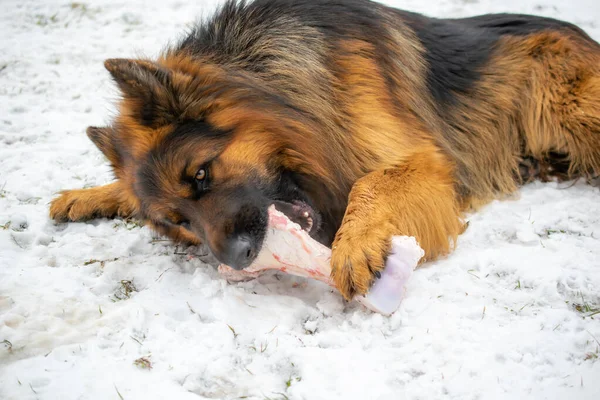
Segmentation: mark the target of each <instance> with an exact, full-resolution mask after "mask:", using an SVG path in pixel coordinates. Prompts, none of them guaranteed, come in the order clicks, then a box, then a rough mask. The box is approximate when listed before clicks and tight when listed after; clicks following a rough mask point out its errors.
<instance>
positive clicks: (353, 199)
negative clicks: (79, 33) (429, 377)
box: [50, 0, 600, 299]
mask: <svg viewBox="0 0 600 400" xmlns="http://www.w3.org/2000/svg"><path fill="white" fill-rule="evenodd" d="M105 67H106V69H107V70H108V72H109V73H110V74H111V75H112V78H113V79H114V81H115V82H116V84H117V85H118V87H119V88H120V91H121V92H122V100H121V102H120V104H119V114H118V116H117V117H116V118H115V119H114V121H113V122H112V123H111V125H110V126H108V127H101V128H99V127H89V128H88V129H87V135H88V136H89V138H90V139H91V140H92V142H93V143H94V144H95V145H96V146H97V147H98V149H100V151H101V152H102V153H104V155H105V156H106V158H107V159H108V161H109V162H110V164H111V165H112V168H113V170H114V174H115V176H116V181H114V182H113V183H110V184H108V185H105V186H99V187H94V188H90V189H81V190H69V191H65V192H62V193H61V195H60V196H59V197H58V198H56V199H54V200H53V201H52V203H51V206H50V216H51V218H53V219H55V220H57V221H82V220H87V219H90V218H96V217H108V218H111V217H117V216H120V217H135V218H139V219H141V220H143V221H145V222H146V223H147V224H148V225H149V226H150V227H152V228H153V229H155V230H156V231H158V232H160V233H161V234H163V235H166V236H168V237H169V238H171V239H173V240H174V241H175V242H179V243H187V244H194V245H203V246H205V247H206V248H208V249H209V250H210V253H211V254H212V255H213V256H214V259H216V260H217V262H220V263H225V264H228V265H230V266H232V267H234V268H236V269H243V268H245V267H246V266H248V265H249V264H251V263H252V261H253V260H254V259H255V257H256V255H257V253H258V252H259V251H260V249H261V245H262V242H263V240H264V237H265V232H266V229H267V208H268V207H269V206H270V205H271V204H275V206H276V208H278V209H279V210H281V211H282V212H284V213H285V214H286V215H288V217H290V219H291V220H293V221H295V222H297V223H298V224H300V226H301V227H302V228H303V229H304V230H306V231H307V232H308V233H309V234H310V235H311V236H312V237H313V238H315V239H316V240H318V241H319V242H321V243H323V244H325V245H327V246H331V248H332V256H331V266H332V279H333V280H334V282H335V284H336V286H337V287H338V289H339V290H340V292H341V293H342V295H343V296H344V297H345V298H346V299H350V298H351V297H352V296H353V295H355V294H363V293H365V292H366V291H367V290H368V289H369V287H370V285H371V283H372V282H373V279H374V277H375V276H377V275H378V273H379V271H380V270H381V269H382V268H383V266H384V264H385V260H386V257H387V255H388V252H389V249H390V239H391V237H392V235H409V236H414V237H415V238H416V239H417V240H418V242H419V243H420V245H421V247H422V248H423V249H424V251H425V260H433V259H435V258H437V257H440V256H442V255H445V254H447V253H449V252H450V251H451V250H452V248H453V247H454V245H455V243H456V240H457V236H458V235H459V234H460V233H461V232H462V230H463V229H464V224H463V220H462V215H463V213H464V212H465V211H467V210H473V209H476V208H477V207H479V206H481V205H482V204H485V203H486V202H489V201H490V200H492V199H495V198H502V197H503V196H505V195H507V194H510V193H513V192H514V191H516V190H517V189H518V187H519V186H520V185H522V184H523V183H524V182H527V181H529V180H531V179H538V178H543V179H553V178H555V177H556V178H560V179H575V178H594V177H596V176H598V174H600V45H599V44H598V43H596V42H595V41H594V40H592V39H591V38H590V37H589V36H588V35H587V34H586V33H584V32H583V31H582V30H581V29H580V28H578V27H576V26H574V25H572V24H569V23H566V22H561V21H558V20H554V19H548V18H541V17H536V16H528V15H513V14H497V15H482V16H476V17H471V18H463V19H434V18H428V17H425V16H423V15H420V14H415V13H411V12H407V11H402V10H398V9H394V8H390V7H387V6H384V5H381V4H378V3H374V2H371V1H368V0H345V1H342V0H333V1H324V0H300V1H297V0H256V1H254V2H252V3H246V2H245V1H227V2H225V3H224V5H223V6H222V7H221V8H220V9H219V10H218V11H217V12H216V13H215V15H214V16H213V17H212V18H211V19H209V20H207V21H205V22H203V23H199V24H198V25H196V26H195V28H193V30H191V32H189V33H188V34H187V36H186V37H185V38H184V39H183V40H181V41H180V42H179V43H178V44H176V45H174V46H172V47H170V48H169V49H167V50H166V51H164V53H163V54H162V56H160V57H158V59H155V60H149V59H109V60H106V62H105Z"/></svg>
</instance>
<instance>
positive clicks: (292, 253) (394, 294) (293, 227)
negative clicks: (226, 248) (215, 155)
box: [219, 206, 424, 315]
mask: <svg viewBox="0 0 600 400" xmlns="http://www.w3.org/2000/svg"><path fill="white" fill-rule="evenodd" d="M423 254H424V252H423V250H422V249H421V247H419V245H418V244H417V242H416V240H415V239H414V238H413V237H408V236H394V237H393V238H392V250H391V252H390V255H389V256H388V259H387V261H386V265H385V268H384V270H383V271H382V273H381V278H379V279H376V280H375V282H374V284H373V286H372V287H371V289H370V290H369V293H367V294H366V295H365V296H357V297H356V298H355V299H356V300H357V301H358V302H359V303H361V304H362V305H364V306H365V307H367V308H369V309H370V310H372V311H376V312H379V313H382V314H385V315H389V314H392V313H393V312H394V311H396V310H397V309H398V307H399V306H400V302H401V301H402V298H403V296H404V291H405V288H404V286H405V284H406V282H407V281H408V279H409V278H410V276H411V275H412V272H413V270H414V269H415V267H416V266H417V263H418V262H419V260H420V259H421V257H423ZM330 259H331V249H329V248H328V247H326V246H323V245H322V244H320V243H319V242H317V241H316V240H314V239H313V238H311V237H310V236H309V235H308V233H307V232H306V231H304V230H302V229H301V228H300V225H298V224H296V223H295V222H292V221H290V219H289V218H288V217H286V216H285V215H284V214H283V213H281V212H279V211H277V210H276V209H275V207H274V206H271V207H270V208H269V228H268V232H267V236H266V238H265V241H264V243H263V247H262V249H261V251H260V253H259V254H258V256H257V258H256V260H254V262H253V263H252V264H251V265H250V266H248V267H246V268H245V269H244V270H241V271H237V270H235V269H233V268H231V267H229V266H227V265H224V264H222V265H220V266H219V272H220V273H221V274H222V275H223V276H224V277H225V278H226V279H227V280H228V281H230V282H239V281H244V280H249V279H254V278H256V277H258V276H259V275H260V274H262V273H263V272H265V271H267V270H279V271H281V272H285V273H288V274H292V275H298V276H303V277H307V278H312V279H317V280H319V281H321V282H325V283H327V284H328V285H330V286H332V287H335V286H334V284H333V282H332V280H331V278H330V274H331V266H330Z"/></svg>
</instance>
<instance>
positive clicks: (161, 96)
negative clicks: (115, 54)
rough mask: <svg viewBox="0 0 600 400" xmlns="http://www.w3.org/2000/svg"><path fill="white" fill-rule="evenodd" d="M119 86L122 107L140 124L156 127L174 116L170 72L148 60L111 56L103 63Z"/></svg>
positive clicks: (175, 113) (174, 106) (175, 105)
mask: <svg viewBox="0 0 600 400" xmlns="http://www.w3.org/2000/svg"><path fill="white" fill-rule="evenodd" d="M104 66H105V67H106V69H107V70H108V71H109V72H110V74H111V75H112V77H113V79H114V80H115V82H116V83H117V85H119V88H120V89H121V92H122V94H123V97H124V98H125V100H126V109H127V110H128V112H130V113H132V116H133V117H134V118H136V119H137V120H138V121H140V123H141V124H142V125H144V126H149V127H159V126H164V125H166V124H168V123H170V122H171V121H172V120H173V119H174V118H176V117H177V112H178V104H177V96H176V94H175V93H174V90H173V85H172V79H173V72H172V71H170V70H168V69H166V68H164V67H162V66H161V65H159V64H157V63H154V62H152V61H146V60H129V59H123V58H112V59H108V60H106V61H105V62H104Z"/></svg>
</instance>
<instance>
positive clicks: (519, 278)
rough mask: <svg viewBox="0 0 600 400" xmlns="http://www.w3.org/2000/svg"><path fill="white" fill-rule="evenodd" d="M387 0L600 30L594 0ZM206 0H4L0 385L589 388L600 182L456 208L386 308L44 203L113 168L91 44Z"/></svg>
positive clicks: (547, 394)
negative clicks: (463, 224) (250, 274)
mask: <svg viewBox="0 0 600 400" xmlns="http://www.w3.org/2000/svg"><path fill="white" fill-rule="evenodd" d="M393 3H394V4H395V5H397V6H400V7H404V8H407V9H412V10H415V11H420V12H426V13H428V14H429V15H434V16H466V15H473V14H476V13H482V12H499V11H510V12H526V13H536V14H542V15H547V16H551V17H558V18H562V19H566V20H569V21H572V22H575V23H577V24H579V25H580V26H581V27H583V28H584V29H586V30H587V31H588V32H589V33H590V34H591V35H592V36H593V37H594V38H595V39H596V40H600V26H598V21H599V18H598V17H600V3H598V2H597V0H571V1H568V2H566V1H561V0H538V1H517V0H505V1H502V2H497V1H493V0H479V1H477V0H461V1H459V0H439V1H430V2H421V1H416V0H413V1H395V2H393ZM215 4H216V3H215V1H214V0H210V1H181V0H161V1H160V2H158V1H157V2H148V1H142V0H136V1H124V0H119V1H115V0H106V1H86V2H85V3H69V2H67V1H64V0H63V1H60V0H47V1H44V2H39V1H34V0H3V1H2V7H1V8H2V13H1V14H0V33H1V37H2V41H1V42H0V50H1V51H0V110H2V113H1V115H0V142H1V144H0V189H1V191H0V226H1V227H0V342H2V343H1V344H0V399H6V400H9V399H19V400H22V399H64V400H70V399H125V400H131V399H144V400H147V399H202V398H224V399H234V398H248V399H267V398H268V399H285V398H288V399H311V400H312V399H335V398H346V399H507V398H517V399H525V398H531V399H575V398H576V399H595V400H597V399H600V379H599V378H600V358H598V357H599V356H600V354H599V353H600V349H599V347H600V343H599V342H598V340H600V315H596V316H595V317H593V316H590V314H592V313H593V312H592V311H591V310H592V309H598V308H599V307H600V246H599V245H600V239H599V238H600V192H599V191H598V189H597V188H593V187H589V186H586V185H584V184H582V183H574V184H573V183H569V184H560V185H559V184H556V183H548V184H542V183H534V184H531V185H528V186H527V187H525V188H523V189H522V190H521V191H520V194H519V196H518V197H517V196H515V198H512V199H506V200H503V201H496V202H494V203H492V204H490V205H489V206H487V207H485V208H483V209H482V210H481V211H480V212H478V213H476V214H473V215H470V216H469V219H470V226H469V228H468V230H467V231H466V233H465V234H464V235H463V236H461V237H460V240H459V245H458V248H457V250H456V252H455V253H453V254H452V255H451V256H449V257H448V258H447V259H444V260H440V261H438V262H435V263H431V264H428V265H427V266H426V267H424V268H421V269H419V270H417V271H416V272H415V273H414V275H413V277H412V278H411V280H410V282H409V283H408V287H407V294H406V299H405V300H404V302H403V303H402V305H401V306H400V309H399V311H398V312H396V313H395V314H394V315H392V316H391V317H389V318H388V317H384V316H382V315H379V314H375V313H371V312H368V311H366V310H365V309H363V308H362V307H361V306H359V305H357V304H356V303H350V304H346V303H344V302H343V301H342V298H341V297H340V295H339V294H337V293H335V292H334V291H333V290H331V289H330V288H329V287H327V286H326V285H325V284H322V283H319V282H308V281H306V280H304V279H302V278H298V277H291V276H287V275H283V274H278V275H273V274H271V275H268V276H264V277H261V278H260V279H259V280H258V281H253V282H245V283H240V284H235V285H229V284H227V283H226V282H225V280H224V279H222V278H221V277H219V275H218V273H217V272H216V271H215V270H214V269H212V268H210V267H207V266H205V265H202V264H201V262H200V261H198V260H188V259H187V257H186V256H184V255H179V254H177V253H179V251H178V249H177V248H176V247H175V246H173V245H171V244H169V243H168V242H164V241H160V240H157V239H156V237H155V236H154V235H153V234H152V233H151V232H150V231H149V230H148V229H147V228H143V227H139V226H138V225H137V224H135V223H132V222H127V221H122V220H110V221H109V220H96V221H90V222H87V223H72V224H54V223H53V222H51V221H49V220H48V217H47V208H48V202H49V201H50V199H51V198H52V197H53V196H54V195H55V194H56V193H57V192H58V191H59V190H61V189H65V188H78V187H88V186H93V185H99V184H104V183H107V182H109V181H110V180H111V174H110V171H109V168H108V166H107V164H106V162H105V160H104V159H103V157H102V156H101V154H100V153H99V152H98V150H97V149H96V148H95V147H94V146H93V145H92V143H91V142H90V141H89V140H88V139H87V138H86V136H85V134H84V130H85V127H87V126H88V125H101V124H102V123H104V122H106V121H107V120H109V118H110V115H111V113H113V112H114V109H113V108H112V107H113V104H114V103H111V102H112V101H113V100H114V99H115V97H116V91H115V88H114V86H113V85H112V83H111V82H110V80H109V77H108V73H107V72H105V71H104V69H103V66H102V61H103V60H104V59H105V58H109V57H126V56H135V55H139V54H145V55H155V54H157V52H158V51H159V50H160V49H161V48H162V47H163V46H164V45H165V44H166V43H167V41H168V40H169V39H174V38H176V37H178V36H179V35H180V34H181V32H182V31H183V30H184V29H185V27H186V26H189V24H190V23H191V22H193V21H194V20H195V18H196V17H197V16H199V15H201V14H207V13H209V12H210V11H211V10H213V9H214V7H215ZM3 341H4V342H3ZM143 357H145V358H144V359H143V360H142V358H143ZM136 360H138V361H137V362H136ZM148 362H149V363H148ZM148 365H149V366H151V368H144V366H148Z"/></svg>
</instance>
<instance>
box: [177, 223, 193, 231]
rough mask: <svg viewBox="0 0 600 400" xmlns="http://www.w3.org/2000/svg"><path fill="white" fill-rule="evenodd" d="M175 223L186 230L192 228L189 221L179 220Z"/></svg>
mask: <svg viewBox="0 0 600 400" xmlns="http://www.w3.org/2000/svg"><path fill="white" fill-rule="evenodd" d="M177 225H179V226H181V227H182V228H185V229H187V230H188V231H190V230H192V227H191V225H190V221H180V222H179V223H177Z"/></svg>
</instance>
